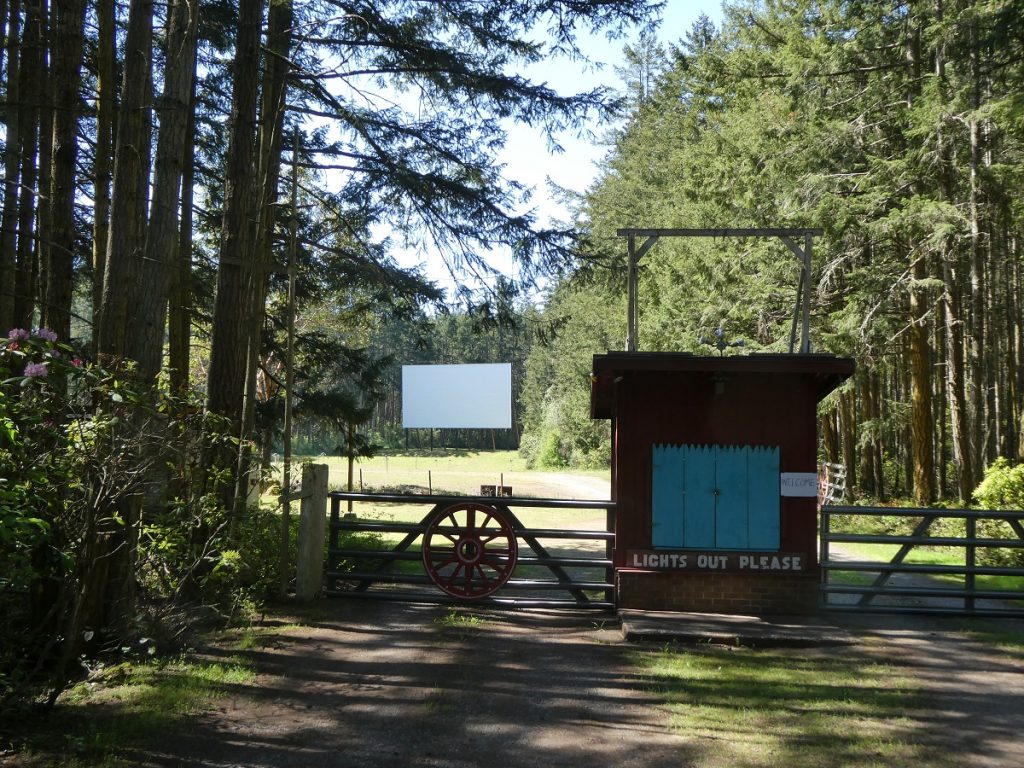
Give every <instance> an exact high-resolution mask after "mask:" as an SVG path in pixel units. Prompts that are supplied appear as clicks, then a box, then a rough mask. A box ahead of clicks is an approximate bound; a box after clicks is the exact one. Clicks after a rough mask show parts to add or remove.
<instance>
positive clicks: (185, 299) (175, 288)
mask: <svg viewBox="0 0 1024 768" xmlns="http://www.w3.org/2000/svg"><path fill="white" fill-rule="evenodd" d="M197 18H198V17H197ZM196 65H197V56H196V46H195V45H193V46H192V61H191V64H190V66H191V68H192V78H191V82H192V88H191V92H190V93H189V105H188V118H187V120H186V123H185V145H184V147H183V150H182V151H183V155H182V174H181V203H180V206H181V217H180V220H179V222H178V233H177V242H178V247H177V248H176V249H175V261H174V265H173V266H172V268H171V285H170V290H171V292H170V295H169V296H168V307H167V310H168V311H167V326H168V327H167V358H168V360H167V364H168V367H169V369H170V387H171V393H172V394H174V395H175V396H177V397H184V395H185V393H186V392H187V391H188V383H189V351H190V349H191V342H192V218H193V203H194V201H193V195H194V193H193V189H192V185H193V181H194V178H195V163H193V161H192V153H193V149H194V145H195V130H196V123H195V120H196V81H197V72H196Z"/></svg>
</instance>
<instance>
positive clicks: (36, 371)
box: [24, 363, 49, 378]
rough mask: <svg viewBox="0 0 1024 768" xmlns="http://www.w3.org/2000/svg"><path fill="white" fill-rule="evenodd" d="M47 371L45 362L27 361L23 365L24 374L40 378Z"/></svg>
mask: <svg viewBox="0 0 1024 768" xmlns="http://www.w3.org/2000/svg"><path fill="white" fill-rule="evenodd" d="M47 373H49V371H47V370H46V363H29V364H28V365H26V366H25V374H24V375H25V376H28V377H33V376H37V377H40V378H42V377H43V376H46V374H47Z"/></svg>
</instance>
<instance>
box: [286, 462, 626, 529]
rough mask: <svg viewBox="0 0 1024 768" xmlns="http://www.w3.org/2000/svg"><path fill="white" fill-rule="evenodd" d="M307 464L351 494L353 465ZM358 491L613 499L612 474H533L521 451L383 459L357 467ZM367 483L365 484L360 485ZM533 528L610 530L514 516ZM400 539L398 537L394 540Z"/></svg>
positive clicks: (579, 515)
mask: <svg viewBox="0 0 1024 768" xmlns="http://www.w3.org/2000/svg"><path fill="white" fill-rule="evenodd" d="M300 460H301V461H312V462H315V463H318V464H326V465H327V466H328V468H329V472H330V477H329V480H328V487H329V488H330V489H331V490H345V489H346V487H347V477H348V465H347V462H346V461H345V459H343V458H339V457H336V456H306V457H302V458H301V459H300ZM353 475H354V477H353V488H352V490H354V491H357V492H358V491H365V492H367V493H385V492H394V493H402V494H426V493H434V494H452V495H459V496H476V495H479V493H480V486H481V485H505V486H511V488H512V492H513V495H514V496H517V497H520V498H542V499H601V500H603V499H608V498H609V495H610V480H609V477H610V473H609V471H608V470H592V471H578V470H573V471H572V472H568V471H566V472H560V471H544V470H529V469H527V468H526V461H525V459H523V458H522V457H521V456H519V455H518V454H517V453H516V452H515V451H458V450H443V449H436V450H434V451H426V450H424V451H412V452H409V453H402V454H398V455H383V454H382V455H380V456H376V457H374V458H372V459H362V460H360V461H359V462H357V464H356V467H355V471H354V473H353ZM360 481H361V482H360ZM429 511H430V506H429V505H426V504H415V503H414V504H392V503H369V502H356V503H354V504H353V505H352V512H353V513H354V514H356V515H357V516H358V517H359V518H365V519H375V520H391V521H395V522H419V521H420V520H421V519H422V518H423V516H424V515H426V514H427V512H429ZM514 511H515V513H516V514H517V515H518V516H519V518H520V519H521V520H522V521H523V523H524V524H525V525H527V526H528V527H531V528H578V529H581V530H604V528H605V513H604V512H603V511H601V510H595V509H584V510H559V509H543V508H541V509H533V508H529V509H527V508H518V509H515V510H514ZM392 538H394V537H392Z"/></svg>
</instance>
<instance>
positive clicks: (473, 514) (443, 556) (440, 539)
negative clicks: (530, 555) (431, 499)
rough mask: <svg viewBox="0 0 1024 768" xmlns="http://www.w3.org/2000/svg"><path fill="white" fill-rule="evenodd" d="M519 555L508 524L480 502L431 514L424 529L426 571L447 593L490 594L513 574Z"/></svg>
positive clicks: (517, 546)
mask: <svg viewBox="0 0 1024 768" xmlns="http://www.w3.org/2000/svg"><path fill="white" fill-rule="evenodd" d="M518 556H519V545H518V543H517V542H516V534H515V531H514V530H512V526H511V525H510V524H509V522H508V520H506V519H505V516H504V515H502V514H501V513H500V512H499V511H498V510H497V509H495V508H494V507H489V506H487V505H485V504H473V503H469V502H467V503H459V504H452V505H451V506H450V507H446V508H445V509H442V510H441V511H440V512H438V513H437V514H435V515H434V516H433V517H432V518H431V520H430V522H429V523H428V524H427V529H426V531H425V532H424V533H423V566H424V568H426V569H427V575H428V576H430V579H431V580H432V581H433V582H434V583H435V584H436V585H437V586H438V587H439V588H440V589H441V591H443V592H446V593H448V594H449V595H451V596H452V597H459V598H465V599H475V598H480V597H487V596H488V595H493V594H494V593H495V592H497V591H498V590H499V589H500V588H501V587H502V585H504V584H505V582H506V581H508V579H509V577H510V576H511V575H512V571H513V570H515V567H516V559H517V558H518Z"/></svg>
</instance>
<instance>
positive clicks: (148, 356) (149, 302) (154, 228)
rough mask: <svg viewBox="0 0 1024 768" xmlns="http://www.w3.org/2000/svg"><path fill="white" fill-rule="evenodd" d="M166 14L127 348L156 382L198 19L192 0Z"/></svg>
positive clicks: (178, 1)
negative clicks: (148, 204)
mask: <svg viewBox="0 0 1024 768" xmlns="http://www.w3.org/2000/svg"><path fill="white" fill-rule="evenodd" d="M168 12H169V17H170V18H169V29H168V35H167V53H166V58H165V60H166V62H167V69H166V75H165V78H164V92H163V96H162V97H161V99H160V101H159V103H158V113H159V118H160V133H159V140H158V143H157V154H156V167H155V174H156V176H155V181H154V187H153V207H152V211H151V212H150V216H149V224H148V226H147V227H146V245H145V247H146V251H145V253H146V257H145V258H146V279H145V280H141V281H139V293H138V299H137V300H136V301H134V302H133V303H132V304H133V308H134V311H130V312H129V314H130V316H133V321H132V323H131V326H132V329H133V332H132V334H131V335H130V336H129V337H128V341H127V344H126V350H125V353H126V355H127V356H128V357H129V358H131V359H133V360H137V361H138V364H139V368H138V371H139V376H140V378H141V379H142V381H143V382H144V383H145V384H147V385H150V384H153V383H155V379H156V376H157V374H158V373H159V372H160V363H161V359H162V352H163V346H164V331H165V329H166V318H167V296H168V292H169V286H170V275H171V271H172V265H174V264H176V262H177V258H176V253H175V251H176V248H177V243H178V232H179V228H178V223H179V222H178V203H179V199H180V195H181V179H182V171H183V167H184V164H185V140H186V136H187V128H188V119H189V102H190V100H191V94H192V71H193V66H192V62H193V59H194V56H195V46H196V24H197V22H198V18H199V14H198V9H197V8H196V6H195V3H194V2H191V1H190V0H173V2H172V4H171V6H170V8H169V11H168Z"/></svg>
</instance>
